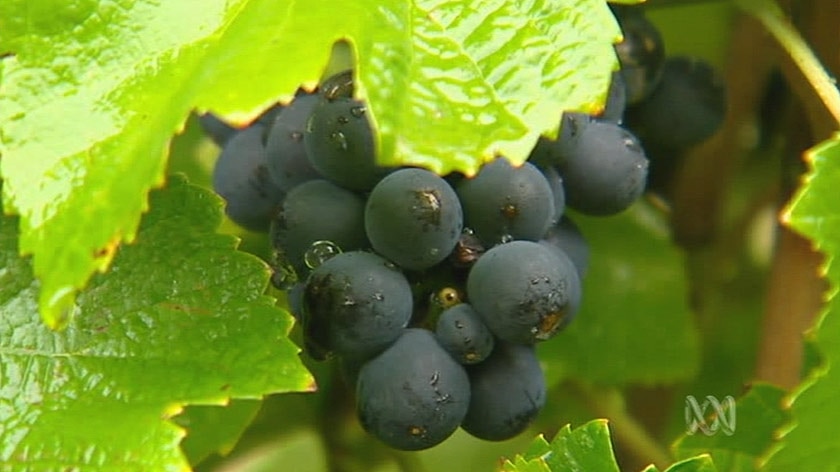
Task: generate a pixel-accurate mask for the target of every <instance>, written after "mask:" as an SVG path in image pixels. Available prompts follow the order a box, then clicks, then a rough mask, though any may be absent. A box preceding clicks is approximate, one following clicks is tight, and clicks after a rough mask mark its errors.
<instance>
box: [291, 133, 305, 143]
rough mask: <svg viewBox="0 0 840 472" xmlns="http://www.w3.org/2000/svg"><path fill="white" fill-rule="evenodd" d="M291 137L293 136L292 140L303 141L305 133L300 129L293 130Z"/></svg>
mask: <svg viewBox="0 0 840 472" xmlns="http://www.w3.org/2000/svg"><path fill="white" fill-rule="evenodd" d="M289 137H290V138H292V141H301V140H302V139H303V133H301V132H300V131H292V132H291V133H290V134H289Z"/></svg>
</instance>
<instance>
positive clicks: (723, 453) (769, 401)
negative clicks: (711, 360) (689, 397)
mask: <svg viewBox="0 0 840 472" xmlns="http://www.w3.org/2000/svg"><path fill="white" fill-rule="evenodd" d="M784 394H785V392H784V391H783V390H782V389H780V388H778V387H775V386H773V385H768V384H755V385H753V386H752V387H751V388H750V390H749V392H747V393H746V394H745V395H744V396H743V397H741V398H739V399H738V401H737V402H736V403H735V407H734V411H733V412H727V414H729V415H730V416H729V418H731V419H733V420H734V421H733V424H731V425H730V426H731V427H732V428H733V431H727V430H725V429H722V428H713V429H712V430H710V431H709V433H710V434H709V435H706V434H705V433H704V432H703V431H702V430H696V431H695V432H694V433H693V434H690V435H689V434H686V435H683V436H682V437H680V438H679V439H678V440H677V441H676V442H675V443H674V446H673V450H674V453H675V455H676V456H677V457H680V458H689V457H693V456H696V455H698V454H700V453H708V454H709V455H710V456H711V457H712V458H713V459H714V463H715V465H716V466H717V467H718V468H719V469H720V470H727V471H731V472H736V471H744V472H747V471H754V470H756V468H757V463H758V459H759V457H761V456H763V455H764V454H765V453H766V452H767V451H768V450H769V449H770V448H771V447H772V446H773V445H774V443H775V442H776V438H775V432H776V430H777V429H778V428H779V427H781V426H782V425H783V424H785V423H786V422H787V421H788V420H789V418H788V414H787V412H786V411H785V410H783V409H782V399H783V397H784ZM701 401H702V399H701ZM705 413H710V414H711V413H713V412H712V411H710V410H709V411H706V412H705ZM712 422H713V420H712V419H711V418H709V419H708V421H707V422H706V423H707V424H711V423H712ZM729 433H731V434H729Z"/></svg>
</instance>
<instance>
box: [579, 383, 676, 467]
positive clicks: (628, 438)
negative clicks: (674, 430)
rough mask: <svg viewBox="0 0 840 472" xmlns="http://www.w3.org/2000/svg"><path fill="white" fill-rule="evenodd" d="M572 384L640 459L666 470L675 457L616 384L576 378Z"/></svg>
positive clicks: (621, 441) (618, 437)
mask: <svg viewBox="0 0 840 472" xmlns="http://www.w3.org/2000/svg"><path fill="white" fill-rule="evenodd" d="M573 388H574V390H575V391H576V393H577V394H578V395H579V397H580V398H581V399H582V400H583V402H584V404H585V405H586V406H587V408H589V410H591V411H592V412H593V413H594V414H595V415H596V416H598V417H599V418H606V419H607V420H608V421H609V426H610V431H611V432H612V433H614V434H615V436H616V439H618V441H619V442H620V443H621V444H622V445H624V446H625V447H626V448H627V449H628V450H630V451H633V454H635V455H636V456H637V457H638V458H639V459H641V460H642V461H645V462H649V463H653V464H654V465H656V466H657V467H659V468H660V469H662V470H665V468H667V467H668V466H669V465H670V464H671V463H672V462H673V461H672V459H671V455H670V454H669V453H668V451H667V450H666V449H665V448H664V447H662V445H661V444H660V443H659V441H657V440H656V439H655V438H653V437H652V436H651V435H650V434H649V433H648V431H647V429H645V427H644V426H643V425H642V424H641V423H639V421H638V420H636V418H634V417H633V415H631V414H630V413H629V412H628V411H627V408H625V402H624V397H623V396H622V394H621V392H620V391H619V390H617V389H615V388H608V387H594V386H590V385H587V384H584V383H582V382H574V383H573Z"/></svg>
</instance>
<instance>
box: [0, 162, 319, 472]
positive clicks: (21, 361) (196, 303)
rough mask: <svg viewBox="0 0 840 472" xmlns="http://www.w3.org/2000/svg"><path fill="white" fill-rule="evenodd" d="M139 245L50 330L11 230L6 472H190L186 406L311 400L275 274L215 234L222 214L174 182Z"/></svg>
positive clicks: (6, 225) (3, 373) (3, 250)
mask: <svg viewBox="0 0 840 472" xmlns="http://www.w3.org/2000/svg"><path fill="white" fill-rule="evenodd" d="M150 206H151V211H150V212H149V213H148V214H147V215H146V216H145V217H144V218H143V221H142V223H141V225H140V229H139V231H138V234H137V237H136V239H135V242H134V244H131V245H126V246H124V247H121V248H120V249H119V251H118V252H117V254H116V255H115V258H114V264H113V268H112V270H111V271H110V272H109V273H107V274H98V275H96V276H94V277H93V278H92V280H91V283H90V286H89V287H88V288H87V289H86V290H85V291H83V292H82V293H80V295H79V297H78V298H77V303H76V304H75V305H74V311H76V312H77V314H78V315H79V316H74V317H73V321H71V322H70V324H69V325H68V326H67V328H66V329H65V330H63V331H60V332H56V331H52V330H49V329H48V328H47V327H46V326H44V324H43V323H41V322H40V320H39V316H38V310H37V293H38V289H39V285H38V282H37V281H36V280H35V279H34V277H33V274H32V267H31V261H30V260H29V259H24V258H20V257H19V256H18V254H17V252H18V251H17V240H18V235H17V229H16V227H17V224H16V223H17V222H16V221H15V219H16V218H12V217H3V218H2V225H0V436H2V438H3V441H2V442H3V447H2V448H0V469H2V470H7V471H18V470H20V471H24V470H78V471H98V470H102V471H105V470H108V471H111V470H121V471H132V470H138V471H140V470H184V469H186V468H188V462H187V461H186V458H185V457H184V455H183V454H182V452H181V451H180V450H179V448H178V445H179V442H180V440H181V438H182V437H183V435H184V431H183V429H181V428H179V427H178V426H176V425H175V424H174V423H173V422H171V421H169V419H170V418H172V417H173V416H174V415H176V414H177V413H179V412H180V411H181V410H182V408H183V406H184V405H186V404H203V405H214V404H215V405H219V404H224V403H226V402H227V401H228V400H229V399H230V398H249V399H258V398H261V397H262V396H263V395H265V394H267V393H273V392H289V391H311V390H313V389H314V382H313V379H312V377H311V376H310V374H309V372H308V371H307V370H306V369H305V368H304V367H303V364H302V363H301V361H300V358H299V357H298V352H299V349H298V348H297V347H296V346H295V345H294V344H293V343H292V342H291V341H290V340H289V339H288V337H287V335H288V332H289V329H290V327H291V324H292V319H291V317H290V316H289V315H288V313H285V312H283V311H281V310H279V309H277V308H275V307H274V306H273V303H272V302H273V301H272V299H270V298H268V297H266V296H264V295H262V293H263V290H264V289H265V286H266V284H267V280H268V268H267V267H266V265H265V264H264V263H263V262H261V261H260V260H259V259H257V258H256V257H253V256H251V255H249V254H245V253H242V252H238V251H236V250H235V245H236V241H235V239H234V238H233V237H231V236H226V235H220V234H217V233H215V228H216V227H217V226H218V225H219V223H220V221H221V211H220V209H221V201H220V200H219V199H218V197H216V196H214V195H213V194H212V193H211V192H209V191H207V190H203V189H199V188H198V187H194V186H191V185H189V184H187V183H186V182H185V181H184V180H183V178H178V177H174V178H172V179H170V181H169V183H168V184H167V186H166V188H165V189H163V190H159V191H155V192H153V193H152V194H150Z"/></svg>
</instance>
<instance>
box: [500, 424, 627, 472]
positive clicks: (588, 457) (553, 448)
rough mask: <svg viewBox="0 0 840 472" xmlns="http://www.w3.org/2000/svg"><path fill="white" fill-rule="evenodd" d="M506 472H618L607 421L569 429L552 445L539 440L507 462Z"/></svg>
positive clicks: (557, 437)
mask: <svg viewBox="0 0 840 472" xmlns="http://www.w3.org/2000/svg"><path fill="white" fill-rule="evenodd" d="M502 470H503V471H504V472H560V471H574V470H597V471H599V472H609V471H615V472H618V464H616V462H615V457H614V456H613V451H612V443H611V442H610V431H609V428H608V427H607V421H606V420H592V421H590V422H588V423H586V424H584V425H582V426H580V427H578V428H575V429H574V430H573V429H571V427H570V426H569V425H566V426H565V427H563V428H562V429H561V430H560V431H558V432H557V435H556V436H555V437H554V439H553V440H552V441H551V442H550V443H549V442H547V441H546V440H545V438H544V437H543V436H542V435H540V436H538V437H537V438H536V439H535V440H534V442H533V443H531V446H530V447H528V449H527V451H526V452H525V453H524V454H522V455H517V456H516V457H514V459H513V460H512V461H511V460H507V461H505V463H504V465H503V466H502Z"/></svg>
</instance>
